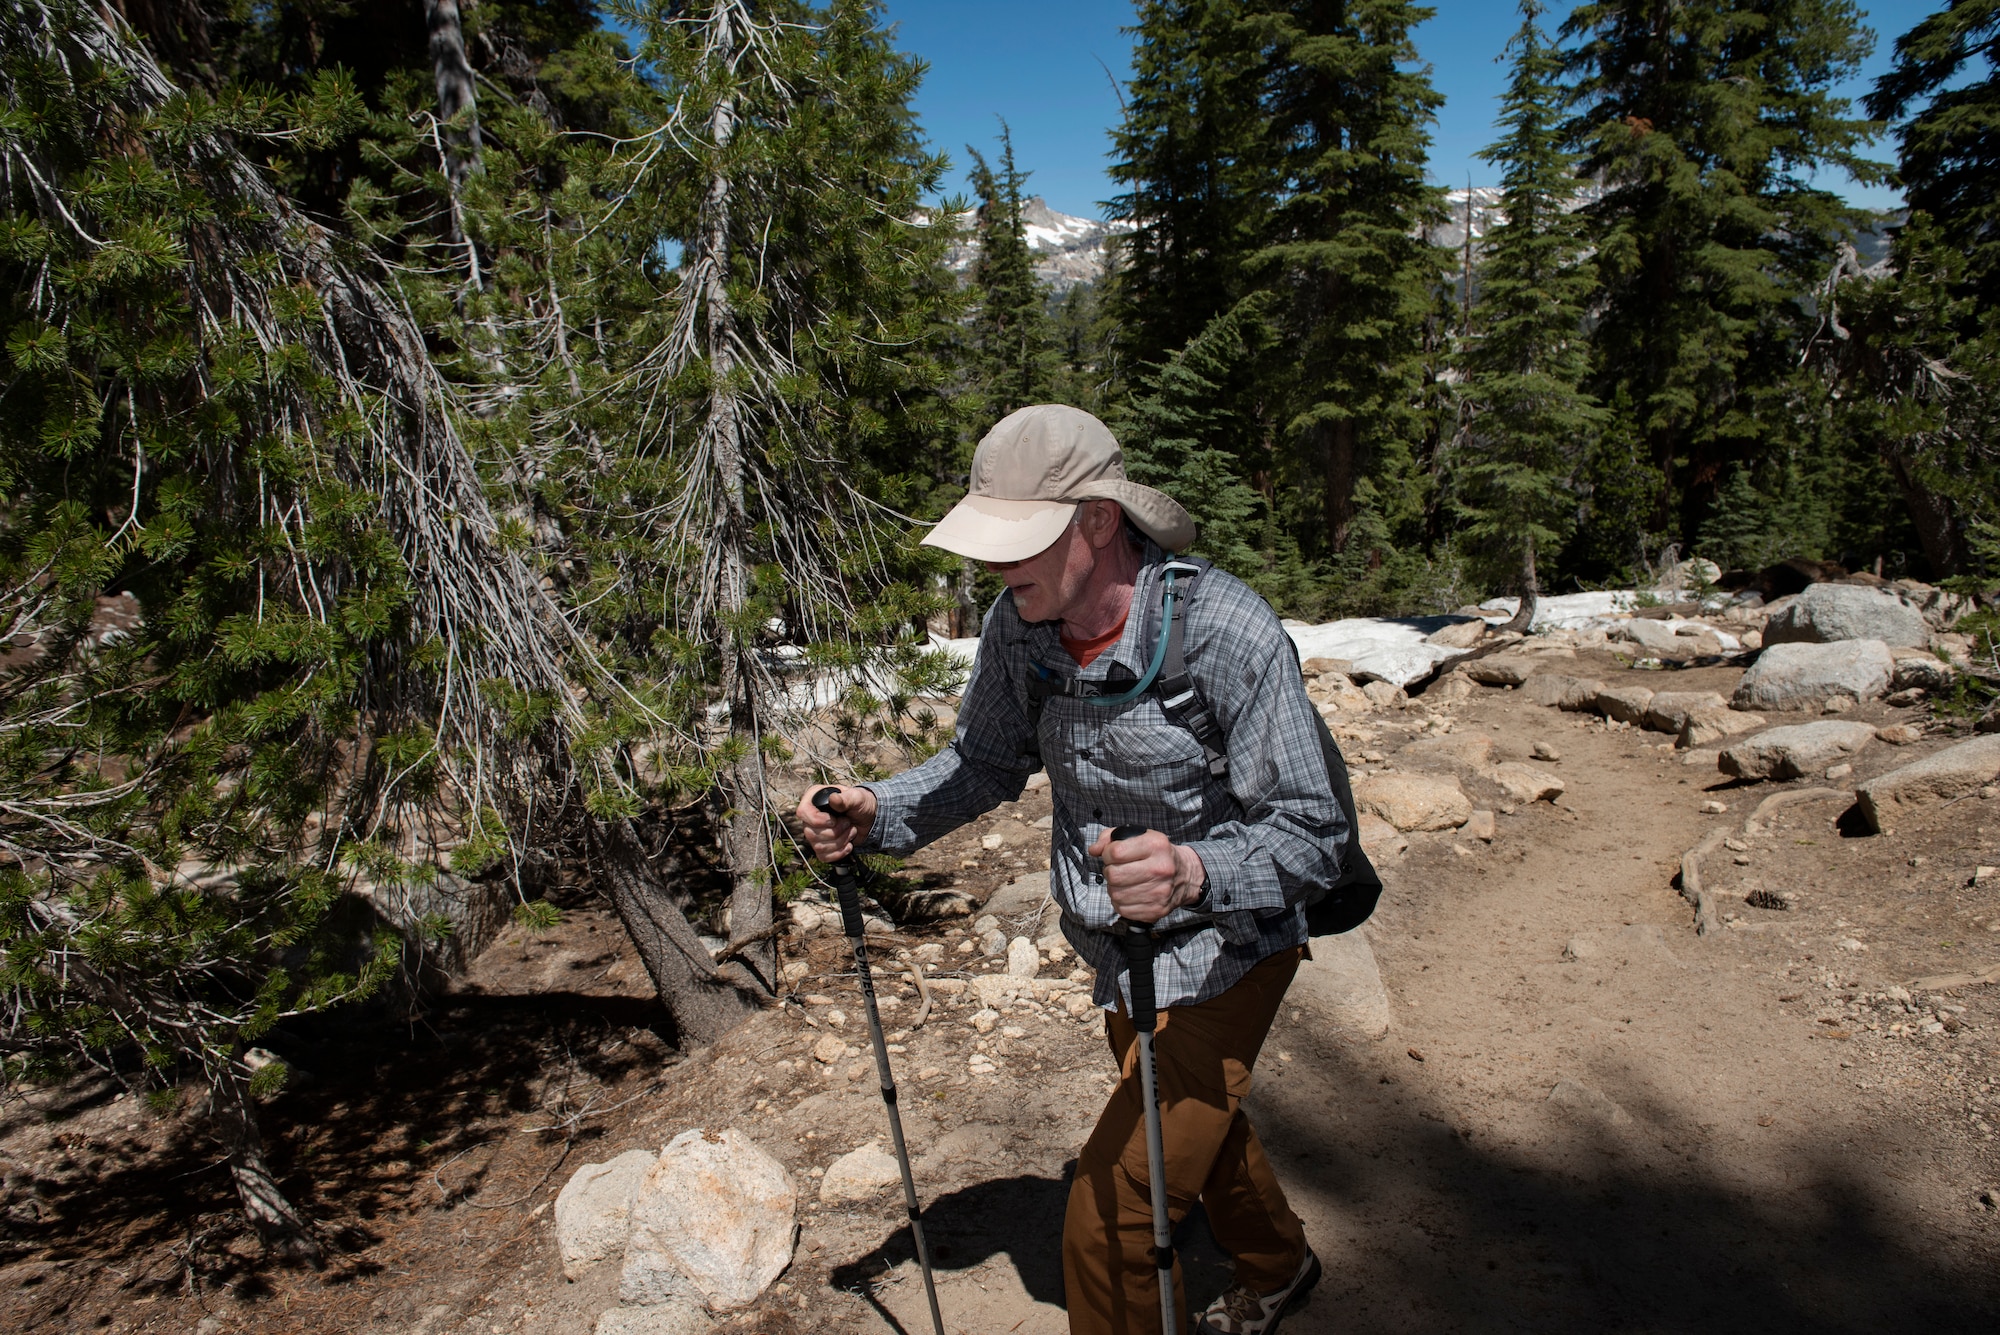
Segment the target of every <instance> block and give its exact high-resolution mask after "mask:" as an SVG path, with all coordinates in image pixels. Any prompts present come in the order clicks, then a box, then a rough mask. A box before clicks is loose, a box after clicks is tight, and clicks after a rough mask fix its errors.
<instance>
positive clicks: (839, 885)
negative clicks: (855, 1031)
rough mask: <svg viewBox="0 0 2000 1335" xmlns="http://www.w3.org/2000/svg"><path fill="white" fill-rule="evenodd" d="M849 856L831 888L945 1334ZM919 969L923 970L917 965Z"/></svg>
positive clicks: (838, 865)
mask: <svg viewBox="0 0 2000 1335" xmlns="http://www.w3.org/2000/svg"><path fill="white" fill-rule="evenodd" d="M839 791H840V790H839V789H838V788H822V789H820V790H819V791H818V792H816V793H814V794H813V797H812V802H813V805H814V806H816V807H818V808H819V809H820V810H821V811H824V812H826V813H827V814H828V815H829V816H830V815H833V814H834V810H833V795H834V794H835V793H837V792H839ZM854 857H855V855H854V854H853V853H852V852H850V853H849V854H848V855H847V856H846V857H844V858H842V859H841V860H840V861H838V862H835V863H833V864H832V866H833V886H834V891H835V893H836V894H837V895H838V896H839V898H840V922H841V925H842V926H843V927H844V928H845V929H846V930H847V939H848V941H849V942H850V943H852V944H853V946H854V968H855V971H856V972H857V973H859V974H860V975H861V1000H862V1003H863V1006H864V1008H865V1009H866V1010H867V1012H868V1041H869V1042H870V1043H872V1044H873V1045H874V1047H875V1074H876V1075H877V1076H879V1077H880V1078H881V1081H882V1106H883V1107H885V1108H887V1109H888V1110H889V1139H890V1140H891V1141H892V1142H894V1143H895V1146H896V1165H897V1167H899V1168H901V1169H902V1170H903V1206H904V1208H905V1209H907V1210H908V1211H909V1214H910V1236H911V1237H912V1238H914V1239H915V1240H916V1244H917V1264H918V1265H920V1266H922V1267H923V1271H924V1297H925V1298H927V1299H929V1300H930V1305H931V1326H932V1327H933V1328H934V1329H935V1330H936V1331H937V1335H944V1317H943V1315H942V1314H940V1313H939V1311H938V1300H937V1281H936V1280H934V1279H932V1278H931V1249H930V1246H929V1244H927V1243H926V1242H925V1241H924V1220H923V1215H922V1213H921V1212H920V1210H919V1209H918V1206H917V1182H916V1179H915V1178H914V1177H912V1176H910V1151H909V1148H908V1147H907V1146H905V1145H904V1144H903V1115H902V1114H901V1113H899V1112H898V1111H896V1077H895V1076H893V1075H891V1074H890V1073H889V1044H888V1042H887V1041H886V1040H885V1039H884V1038H883V1037H882V1014H881V1012H880V1011H879V1010H877V1009H876V1007H875V975H874V973H873V972H871V971H870V970H869V968H868V943H867V941H866V940H865V939H864V934H863V931H862V926H863V924H862V921H861V878H860V877H859V876H857V875H856V874H855V871H854ZM919 967H921V966H919Z"/></svg>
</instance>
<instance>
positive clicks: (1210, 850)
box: [865, 543, 1349, 1006]
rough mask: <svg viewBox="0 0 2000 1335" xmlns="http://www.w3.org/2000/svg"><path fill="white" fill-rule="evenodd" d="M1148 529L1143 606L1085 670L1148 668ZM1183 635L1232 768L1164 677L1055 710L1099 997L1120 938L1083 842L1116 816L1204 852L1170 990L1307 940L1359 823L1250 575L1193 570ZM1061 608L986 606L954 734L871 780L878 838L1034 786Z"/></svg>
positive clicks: (1155, 610)
mask: <svg viewBox="0 0 2000 1335" xmlns="http://www.w3.org/2000/svg"><path fill="white" fill-rule="evenodd" d="M1165 559H1166V558H1165V556H1164V554H1163V553H1162V552H1161V551H1160V550H1159V549H1158V548H1157V547H1155V546H1154V545H1152V544H1151V543H1148V544H1147V545H1146V550H1145V555H1144V558H1143V565H1142V568H1141V570H1140V572H1139V577H1138V581H1137V584H1136V586H1135V588H1134V589H1133V592H1132V615H1129V616H1127V617H1126V620H1125V632H1124V634H1123V635H1121V636H1120V637H1119V640H1118V643H1117V645H1116V646H1115V647H1114V648H1111V649H1108V650H1106V651H1105V652H1104V653H1102V654H1100V655H1099V656H1098V657H1097V659H1096V660H1095V661H1094V662H1092V663H1091V665H1090V666H1089V667H1088V668H1086V669H1084V670H1083V673H1082V675H1083V677H1084V678H1085V679H1086V680H1099V681H1101V680H1103V679H1104V678H1105V677H1106V676H1107V675H1108V674H1109V673H1110V671H1111V669H1112V667H1113V665H1114V664H1116V665H1121V666H1122V667H1123V668H1124V669H1125V671H1126V672H1128V673H1130V675H1131V679H1133V680H1136V679H1137V678H1138V677H1140V676H1142V675H1143V674H1144V673H1145V670H1146V665H1147V664H1148V662H1150V661H1151V658H1152V654H1153V650H1154V647H1155V646H1156V645H1157V644H1158V641H1159V634H1160V581H1161V571H1160V563H1161V562H1162V561H1164V560H1165ZM1193 593H1194V597H1193V600H1192V601H1191V602H1190V603H1189V605H1188V613H1187V622H1186V631H1185V649H1186V654H1187V663H1188V671H1189V673H1190V674H1191V675H1192V676H1193V678H1194V681H1195V685H1196V687H1197V688H1198V689H1199V691H1200V692H1201V697H1202V700H1203V702H1204V703H1205V704H1206V705H1207V706H1208V709H1209V712H1210V714H1211V715H1212V716H1213V717H1214V719H1215V721H1216V724H1217V725H1218V726H1219V727H1220V728H1221V730H1222V734H1223V736H1224V737H1225V738H1227V739H1228V741H1227V747H1226V749H1227V751H1228V753H1229V773H1228V776H1227V778H1226V779H1224V780H1218V779H1216V778H1214V777H1213V776H1212V775H1210V774H1209V772H1208V766H1207V763H1206V762H1205V760H1204V758H1203V755H1202V750H1201V746H1200V744H1199V743H1197V742H1196V741H1195V737H1194V734H1193V733H1191V732H1189V731H1188V730H1187V729H1186V728H1183V727H1181V726H1179V725H1178V724H1175V723H1173V722H1171V721H1169V720H1168V719H1167V717H1166V715H1165V714H1164V713H1163V712H1162V711H1161V709H1160V704H1159V700H1158V699H1157V696H1156V693H1154V692H1151V691H1149V692H1148V693H1147V694H1145V695H1143V696H1141V697H1140V698H1139V699H1137V700H1134V701H1132V702H1131V703H1129V704H1125V705H1119V706H1115V707H1113V708H1108V709H1107V708H1103V707H1100V706H1097V705H1093V704H1091V703H1089V702H1087V701H1085V700H1080V699H1072V698H1069V697H1066V696H1055V697H1053V698H1051V699H1050V700H1049V701H1048V702H1047V704H1046V706H1045V707H1044V709H1043V711H1042V720H1041V734H1040V741H1041V753H1042V759H1043V761H1044V762H1045V764H1046V766H1047V769H1048V774H1049V788H1050V793H1051V795H1052V796H1053V798H1054V800H1055V818H1054V825H1053V830H1052V832H1051V837H1050V841H1049V843H1050V846H1049V866H1050V876H1049V883H1050V889H1051V891H1052V893H1053V894H1054V896H1055V900H1056V903H1057V904H1058V905H1059V906H1060V907H1061V909H1062V915H1063V916H1062V926H1063V934H1064V935H1065V936H1066V937H1068V938H1069V940H1070V942H1071V944H1072V945H1074V946H1075V947H1076V952H1077V954H1078V955H1080V956H1081V957H1082V958H1083V959H1085V960H1087V961H1088V962H1089V963H1090V965H1091V966H1092V967H1093V968H1095V969H1096V970H1097V988H1096V993H1095V995H1096V1000H1097V1002H1098V1004H1099V1005H1103V1006H1110V1005H1112V1004H1114V1001H1113V998H1114V995H1115V994H1117V993H1122V994H1123V995H1124V996H1125V998H1126V1000H1127V1001H1128V1002H1129V1000H1130V995H1131V994H1130V991H1129V989H1128V988H1127V987H1126V985H1125V979H1124V976H1123V975H1124V972H1125V960H1124V953H1123V951H1122V950H1121V949H1120V947H1119V944H1118V941H1117V940H1116V938H1114V937H1113V936H1111V935H1109V933H1110V932H1111V930H1112V929H1114V928H1115V927H1116V925H1117V921H1118V915H1117V914H1116V913H1115V912H1113V910H1112V907H1111V899H1110V896H1109V895H1108V894H1107V893H1106V891H1105V888H1104V876H1103V871H1104V869H1103V865H1102V864H1101V863H1100V862H1099V861H1098V860H1097V859H1095V858H1092V857H1087V856H1086V855H1085V853H1084V850H1085V849H1086V848H1088V847H1090V845H1091V844H1093V843H1095V842H1096V840H1097V836H1098V835H1099V833H1101V832H1102V831H1103V830H1104V828H1105V827H1106V826H1117V825H1143V826H1146V827H1147V828H1149V829H1155V830H1161V831H1164V832H1165V833H1166V835H1167V837H1168V838H1170V839H1172V840H1173V841H1174V842H1175V843H1177V844H1186V845H1187V846H1189V847H1190V848H1193V849H1194V850H1195V851H1196V852H1197V853H1199V854H1200V855H1201V860H1202V865H1203V866H1205V867H1206V868H1207V869H1208V898H1207V899H1206V900H1205V901H1203V903H1202V906H1201V908H1200V909H1185V908H1182V909H1176V910H1174V912H1173V913H1171V914H1169V915H1168V916H1167V917H1166V918H1165V919H1164V920H1163V921H1162V922H1161V923H1160V924H1159V930H1160V931H1161V933H1162V935H1161V936H1160V939H1159V957H1158V962H1157V964H1156V965H1155V979H1156V986H1157V988H1158V996H1159V1003H1160V1004H1161V1005H1162V1006H1174V1005H1189V1004H1192V1003H1195V1002H1200V1001H1206V1000H1208V999H1209V998H1210V997H1213V996H1216V995H1218V994H1219V993H1221V992H1223V991H1225V990H1227V989H1228V988H1229V987H1231V986H1233V985H1234V984H1235V983H1236V981H1237V980H1238V979H1239V978H1241V977H1243V975H1244V974H1246V973H1248V972H1249V971H1250V969H1251V967H1252V966H1253V965H1255V964H1256V963H1257V962H1258V961H1259V960H1262V959H1264V958H1265V957H1266V956H1269V955H1271V954H1273V953H1275V952H1277V951H1280V950H1284V949H1286V948H1288V947H1294V946H1299V945H1303V944H1304V943H1305V940H1306V927H1305V913H1304V911H1303V909H1302V908H1301V907H1300V903H1301V900H1302V899H1303V898H1304V896H1305V894H1306V892H1307V891H1308V890H1309V889H1310V888H1312V887H1313V886H1318V885H1330V884H1332V883H1333V881H1334V880H1336V879H1337V878H1338V876H1339V869H1340V862H1341V850H1342V848H1343V847H1345V845H1346V841H1347V839H1348V837H1349V831H1348V828H1347V820H1346V817H1345V816H1344V815H1343V814H1342V813H1341V810H1340V806H1339V804H1338V803H1337V802H1336V801H1335V800H1334V798H1333V795H1332V787H1331V784H1330V782H1329V780H1328V777H1327V772H1326V758H1325V756H1324V754H1323V753H1322V751H1321V750H1320V738H1319V725H1318V724H1317V722H1316V721H1315V720H1314V717H1313V707H1312V704H1311V702H1310V701H1308V700H1307V699H1306V693H1305V687H1304V684H1303V683H1302V682H1301V681H1300V679H1299V669H1298V655H1297V652H1296V651H1295V650H1294V648H1293V647H1292V642H1291V640H1290V639H1289V638H1288V637H1287V636H1286V634H1285V632H1284V629H1283V628H1282V627H1281V626H1279V624H1278V618H1277V616H1276V615H1275V614H1274V613H1273V612H1272V611H1271V609H1270V607H1269V606H1268V605H1267V604H1266V603H1265V602H1264V600H1263V599H1262V598H1260V597H1258V596H1257V594H1256V593H1254V592H1252V591H1251V589H1250V588H1249V586H1247V585H1245V584H1244V583H1243V582H1242V581H1241V580H1238V579H1236V578H1234V577H1233V576H1230V575H1227V574H1224V573H1223V572H1222V571H1220V570H1210V571H1207V572H1205V573H1203V574H1202V575H1201V576H1200V577H1199V578H1197V579H1196V580H1195V581H1194V590H1193ZM1059 625H1060V623H1058V622H1052V621H1051V622H1035V623H1029V622H1024V621H1022V620H1021V617H1020V614H1019V613H1018V612H1016V611H1015V609H1014V596H1013V594H1011V593H1003V594H1002V595H1001V596H1000V599H999V601H997V602H996V603H994V604H993V607H992V610H990V611H989V612H988V613H987V614H986V623H985V625H984V627H983V628H982V629H981V631H980V637H979V654H978V658H977V661H976V662H975V663H974V666H973V670H972V680H971V681H970V682H969V683H968V684H967V686H966V689H965V696H964V699H963V700H962V701H961V703H960V708H959V714H958V730H957V734H956V735H955V736H954V737H953V739H952V742H951V744H950V745H949V746H947V747H945V748H944V749H943V750H942V751H939V752H938V753H937V754H936V755H934V756H932V757H931V758H930V759H929V760H927V761H925V762H924V763H923V764H921V765H919V766H917V767H916V768H915V769H912V770H908V771H906V772H904V773H902V774H899V775H897V776H896V777H894V778H892V779H887V780H884V781H882V782H879V783H870V784H867V785H865V786H866V787H868V788H869V789H872V790H873V791H874V793H875V800H876V802H877V804H878V807H879V811H878V814H877V816H876V819H875V826H874V829H873V830H872V831H871V833H870V835H869V845H868V846H869V847H870V848H871V849H875V850H879V851H881V852H885V853H895V854H904V853H910V852H914V851H915V850H916V849H919V848H922V847H923V846H924V845H925V844H928V843H930V842H931V841H932V840H934V839H937V838H939V837H941V836H943V835H945V834H948V833H950V832H951V831H952V830H955V829H957V828H958V827H959V826H961V825H963V824H965V823H966V822H967V821H970V820H973V819H975V818H977V817H979V816H980V815H983V814H984V813H986V812H988V811H991V810H992V809H993V808H994V807H996V806H998V805H999V804H1000V803H1002V802H1011V801H1014V800H1016V799H1017V798H1019V797H1020V795H1021V790H1022V788H1023V787H1024V786H1025V785H1026V783H1027V780H1028V775H1029V773H1030V772H1031V765H1032V761H1030V760H1029V758H1028V757H1027V756H1026V755H1024V754H1023V752H1022V743H1023V741H1024V740H1025V739H1026V737H1027V731H1028V703H1027V688H1026V678H1027V674H1028V671H1029V663H1030V662H1031V661H1033V662H1038V663H1041V664H1042V665H1044V666H1046V667H1048V668H1051V669H1053V670H1055V671H1057V672H1058V673H1060V674H1062V675H1064V676H1069V675H1073V674H1075V673H1076V670H1077V668H1076V660H1075V659H1073V658H1071V657H1070V655H1069V651H1068V650H1066V649H1064V648H1063V646H1062V641H1061V639H1060V637H1059V635H1058V628H1059Z"/></svg>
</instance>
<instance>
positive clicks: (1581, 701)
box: [1521, 672, 1604, 713]
mask: <svg viewBox="0 0 2000 1335" xmlns="http://www.w3.org/2000/svg"><path fill="white" fill-rule="evenodd" d="M1603 689H1604V683H1603V682H1601V681H1599V680H1598V679H1597V678H1595V677H1570V676H1565V675H1564V674H1562V673H1560V672H1536V673H1532V674H1530V675H1529V676H1528V678H1527V680H1525V681H1523V682H1522V683H1521V694H1523V695H1525V696H1527V697H1528V699H1530V700H1532V701H1533V702H1534V703H1536V704H1538V705H1544V706H1547V707H1548V708H1550V709H1566V710H1569V711H1571V712H1572V713H1574V712H1576V711H1578V710H1583V709H1588V708H1589V707H1590V701H1591V700H1592V698H1594V697H1595V696H1596V694H1597V693H1598V692H1599V691H1601V690H1603Z"/></svg>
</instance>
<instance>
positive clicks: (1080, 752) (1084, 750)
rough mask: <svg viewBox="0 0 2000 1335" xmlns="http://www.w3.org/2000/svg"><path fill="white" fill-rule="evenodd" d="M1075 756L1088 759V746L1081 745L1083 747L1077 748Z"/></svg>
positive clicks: (1079, 758)
mask: <svg viewBox="0 0 2000 1335" xmlns="http://www.w3.org/2000/svg"><path fill="white" fill-rule="evenodd" d="M1076 758H1077V759H1078V760H1088V759H1090V748H1089V747H1087V746H1086V747H1083V748H1081V749H1079V750H1078V751H1077V753H1076Z"/></svg>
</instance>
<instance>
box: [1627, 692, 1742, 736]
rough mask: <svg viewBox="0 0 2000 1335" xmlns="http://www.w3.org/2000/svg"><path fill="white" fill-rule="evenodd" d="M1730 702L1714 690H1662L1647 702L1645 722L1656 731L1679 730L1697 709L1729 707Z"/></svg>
mask: <svg viewBox="0 0 2000 1335" xmlns="http://www.w3.org/2000/svg"><path fill="white" fill-rule="evenodd" d="M1728 707H1729V702H1728V701H1727V700H1725V699H1723V698H1722V697H1721V696H1720V695H1719V694H1717V693H1716V692H1714V691H1660V692H1657V693H1656V694H1655V695H1654V696H1653V698H1652V699H1651V700H1649V701H1647V702H1646V716H1645V719H1644V723H1645V725H1646V726H1647V727H1648V728H1651V729H1652V730H1653V731H1654V732H1675V733H1677V732H1679V731H1680V730H1681V729H1682V728H1684V727H1686V726H1687V721H1688V715H1690V714H1692V713H1693V712H1694V711H1695V710H1697V709H1727V708H1728Z"/></svg>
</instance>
